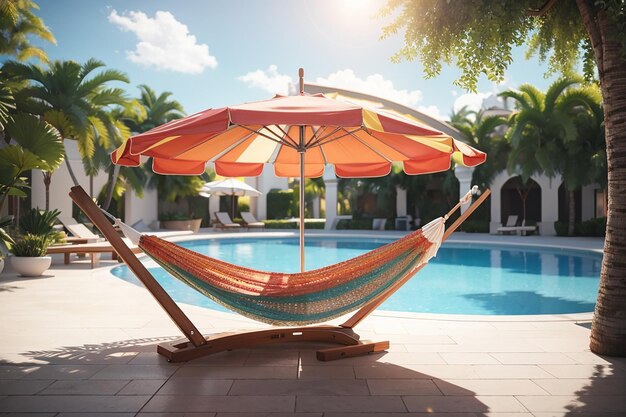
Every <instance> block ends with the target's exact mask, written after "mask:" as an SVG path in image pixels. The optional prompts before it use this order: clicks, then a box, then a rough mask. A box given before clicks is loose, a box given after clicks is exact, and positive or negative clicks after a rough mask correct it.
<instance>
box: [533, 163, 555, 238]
mask: <svg viewBox="0 0 626 417" xmlns="http://www.w3.org/2000/svg"><path fill="white" fill-rule="evenodd" d="M533 180H535V181H536V182H537V184H539V186H540V187H541V222H539V233H540V234H542V235H544V236H554V235H556V230H554V222H555V221H557V220H558V219H559V186H560V185H561V181H562V180H561V176H560V175H555V176H554V177H553V178H548V177H546V176H543V175H542V176H540V177H537V178H534V177H533Z"/></svg>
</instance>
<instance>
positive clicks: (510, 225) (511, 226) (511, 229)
mask: <svg viewBox="0 0 626 417" xmlns="http://www.w3.org/2000/svg"><path fill="white" fill-rule="evenodd" d="M497 232H498V233H517V216H516V215H511V216H509V218H508V219H507V220H506V224H505V225H504V226H502V227H498V229H497Z"/></svg>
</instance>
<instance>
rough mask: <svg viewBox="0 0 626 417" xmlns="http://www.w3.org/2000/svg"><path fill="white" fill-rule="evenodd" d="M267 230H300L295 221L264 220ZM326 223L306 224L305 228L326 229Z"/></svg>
mask: <svg viewBox="0 0 626 417" xmlns="http://www.w3.org/2000/svg"><path fill="white" fill-rule="evenodd" d="M263 224H265V228H266V229H294V230H295V229H298V222H296V221H293V220H263ZM324 224H325V222H304V228H305V229H307V230H309V229H318V230H319V229H324Z"/></svg>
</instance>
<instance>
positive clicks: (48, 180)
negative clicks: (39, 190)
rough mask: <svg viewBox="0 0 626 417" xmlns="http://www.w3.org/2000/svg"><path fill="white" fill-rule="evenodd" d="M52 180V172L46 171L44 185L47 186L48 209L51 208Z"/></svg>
mask: <svg viewBox="0 0 626 417" xmlns="http://www.w3.org/2000/svg"><path fill="white" fill-rule="evenodd" d="M51 182H52V172H48V171H44V173H43V185H44V187H45V188H46V211H49V210H50V183H51Z"/></svg>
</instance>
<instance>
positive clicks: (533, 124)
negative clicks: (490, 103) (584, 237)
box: [500, 76, 597, 235]
mask: <svg viewBox="0 0 626 417" xmlns="http://www.w3.org/2000/svg"><path fill="white" fill-rule="evenodd" d="M582 82H583V79H582V78H581V77H575V76H573V77H564V78H561V79H559V80H557V81H556V82H554V83H553V84H552V85H551V86H550V87H549V88H548V90H547V91H546V92H545V93H543V92H541V91H539V90H538V89H537V88H535V87H533V86H532V85H529V84H523V85H522V86H520V88H519V91H513V90H510V91H505V92H503V93H501V94H500V95H501V96H502V97H507V98H512V99H513V100H515V102H516V103H517V106H518V111H517V112H515V113H513V114H512V115H511V117H510V118H509V123H510V125H511V129H510V130H509V131H508V132H507V137H508V138H509V140H510V142H511V147H512V151H511V153H510V154H509V159H508V170H509V172H518V173H519V174H520V177H521V180H522V183H523V184H526V183H527V181H528V179H529V178H530V177H531V176H532V175H534V174H538V173H544V174H545V175H547V176H549V177H552V176H554V175H555V174H556V173H561V174H567V178H568V182H567V184H566V187H567V189H568V191H569V202H570V203H569V205H570V210H569V226H568V234H570V235H573V234H574V223H575V207H574V204H575V199H574V192H575V190H576V189H577V188H578V187H579V185H577V184H576V183H577V182H579V181H578V180H579V179H580V177H578V176H577V178H576V181H572V180H571V179H570V178H572V174H571V172H572V168H573V169H574V170H575V169H576V168H575V167H571V166H570V167H567V161H564V159H565V158H563V156H564V155H570V154H571V152H572V151H573V150H575V146H574V144H575V143H577V142H578V141H579V140H581V139H580V138H579V133H578V129H577V126H576V122H575V120H576V114H577V113H579V112H580V111H581V108H586V109H588V108H590V106H592V105H593V103H594V102H595V103H597V101H596V100H595V99H594V98H593V95H592V94H591V93H590V90H588V89H581V88H576V87H575V86H576V85H577V84H580V83H582ZM583 157H584V155H583ZM579 174H581V175H584V173H583V172H580V173H579ZM590 182H593V179H592V180H591V181H588V182H586V183H590ZM524 209H525V207H524Z"/></svg>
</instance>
